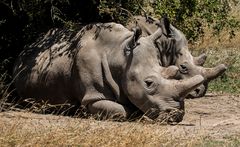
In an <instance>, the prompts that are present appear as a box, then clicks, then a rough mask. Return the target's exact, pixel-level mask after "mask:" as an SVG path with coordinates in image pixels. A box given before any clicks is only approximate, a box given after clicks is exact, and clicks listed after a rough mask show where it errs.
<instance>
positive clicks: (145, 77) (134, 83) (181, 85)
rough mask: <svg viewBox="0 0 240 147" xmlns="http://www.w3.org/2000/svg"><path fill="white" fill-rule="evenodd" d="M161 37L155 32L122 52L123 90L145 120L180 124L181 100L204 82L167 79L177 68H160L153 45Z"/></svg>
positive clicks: (155, 48) (200, 79)
mask: <svg viewBox="0 0 240 147" xmlns="http://www.w3.org/2000/svg"><path fill="white" fill-rule="evenodd" d="M162 35H163V32H162V29H158V30H157V31H156V32H155V33H153V34H152V35H150V36H147V37H141V38H140V39H137V40H136V38H134V37H133V38H134V39H132V40H131V41H129V42H130V43H131V44H133V45H129V46H130V47H127V48H128V50H126V51H125V52H126V53H125V55H126V57H127V62H126V63H127V64H126V67H125V71H124V72H125V74H124V77H123V81H122V87H123V89H124V90H125V93H126V95H127V97H128V99H129V100H130V101H131V102H132V103H133V104H134V105H135V106H137V107H138V108H139V109H140V110H141V111H143V112H144V113H145V115H147V116H148V117H150V118H152V119H157V118H159V119H161V120H162V119H164V120H165V121H167V122H180V121H182V119H183V116H184V97H185V96H186V95H187V94H188V93H189V92H190V91H192V90H193V89H195V88H196V87H198V86H199V85H201V84H202V83H203V81H204V78H203V77H202V76H201V75H195V76H193V77H191V78H188V79H184V80H175V79H169V78H171V76H175V75H176V74H177V72H178V68H177V67H176V66H169V67H162V66H160V65H161V63H160V60H159V51H158V49H157V47H156V41H157V40H158V39H159V38H160V37H161V36H162ZM135 41H136V42H135ZM133 42H135V43H133ZM129 49H130V50H129ZM169 76H170V77H169Z"/></svg>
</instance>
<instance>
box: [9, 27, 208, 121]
mask: <svg viewBox="0 0 240 147" xmlns="http://www.w3.org/2000/svg"><path fill="white" fill-rule="evenodd" d="M139 36H140V30H139V29H137V28H134V29H133V30H132V31H129V30H128V29H126V28H125V27H123V26H122V25H120V24H116V23H105V24H91V25H88V26H86V27H84V28H82V29H81V30H80V31H79V32H77V33H75V34H74V33H72V32H69V31H67V30H59V29H55V30H51V31H49V32H48V33H47V34H46V35H45V36H43V37H42V38H40V39H39V40H38V41H37V42H36V43H34V44H32V45H31V46H30V47H29V49H27V50H25V51H24V52H23V53H22V54H20V56H19V58H18V60H17V62H16V65H15V68H14V76H15V85H16V89H17V91H18V93H19V95H20V96H21V97H23V98H35V99H36V100H45V101H48V103H51V104H62V103H66V102H68V103H71V104H77V103H80V104H81V105H83V106H85V107H86V108H87V110H88V111H89V112H90V113H92V114H98V113H100V114H102V116H104V117H106V118H109V117H112V116H118V117H120V118H128V117H129V116H130V115H131V114H132V113H133V111H134V110H132V109H133V106H135V107H136V108H137V109H139V110H141V111H142V112H143V113H145V114H146V115H147V116H148V117H150V118H153V119H156V118H160V117H161V116H162V114H163V112H164V114H166V113H167V114H168V113H171V112H176V113H174V115H172V117H168V119H167V121H168V122H179V121H181V120H182V118H183V115H184V99H183V98H184V96H185V95H186V94H188V93H189V92H190V91H191V90H193V89H195V88H196V87H198V86H199V85H200V84H202V82H203V80H204V79H203V77H202V76H201V75H196V76H194V77H192V78H190V79H187V80H169V79H166V78H165V77H164V75H168V73H170V74H172V76H174V75H175V74H176V73H177V69H178V68H176V67H174V66H170V67H169V68H164V67H161V66H159V64H160V63H159V62H160V60H159V55H158V54H159V52H158V49H157V48H156V47H155V40H157V39H158V38H160V37H162V30H161V29H158V30H157V31H156V32H155V33H153V34H152V35H150V36H147V37H141V38H139ZM176 110H178V111H176ZM173 116H174V117H173Z"/></svg>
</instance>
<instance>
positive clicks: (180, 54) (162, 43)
mask: <svg viewBox="0 0 240 147" xmlns="http://www.w3.org/2000/svg"><path fill="white" fill-rule="evenodd" d="M133 20H134V21H133V22H130V23H128V24H127V28H132V27H133V26H135V27H136V26H139V27H140V28H141V29H142V35H143V36H148V35H151V34H153V32H155V31H156V30H157V29H158V28H162V30H163V34H164V35H165V37H161V38H160V39H158V41H157V42H158V43H157V44H158V46H159V47H158V48H159V51H160V53H161V63H162V66H164V67H168V66H170V65H175V66H177V67H178V68H179V71H180V72H179V75H178V77H175V78H180V79H187V78H190V77H193V76H195V75H199V74H200V75H202V76H203V77H204V79H205V81H204V83H203V84H202V85H201V86H199V87H198V88H196V89H195V90H194V91H192V92H191V93H190V94H189V95H188V96H187V97H189V98H197V97H202V96H204V95H205V93H206V91H207V86H208V83H209V82H210V81H211V80H213V79H215V78H217V77H218V76H220V75H221V74H222V73H224V71H225V70H226V69H227V67H226V66H225V65H224V64H220V65H218V66H216V67H214V68H204V67H202V66H203V64H204V62H205V60H206V58H207V56H206V55H205V54H201V55H200V56H198V57H193V56H192V55H191V53H190V51H189V50H188V42H187V39H186V37H185V36H184V34H183V33H182V32H181V31H179V30H178V29H176V28H175V27H174V26H172V25H171V24H170V23H169V20H168V19H167V18H163V19H161V20H158V19H155V18H151V17H143V16H134V18H133Z"/></svg>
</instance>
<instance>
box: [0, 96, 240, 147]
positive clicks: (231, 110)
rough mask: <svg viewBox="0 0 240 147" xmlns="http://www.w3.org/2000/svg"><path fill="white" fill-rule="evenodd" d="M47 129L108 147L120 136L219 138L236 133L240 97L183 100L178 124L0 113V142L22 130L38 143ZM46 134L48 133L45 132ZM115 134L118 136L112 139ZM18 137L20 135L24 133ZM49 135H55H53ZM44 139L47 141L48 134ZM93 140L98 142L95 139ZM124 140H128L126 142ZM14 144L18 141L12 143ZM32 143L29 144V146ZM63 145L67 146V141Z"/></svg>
mask: <svg viewBox="0 0 240 147" xmlns="http://www.w3.org/2000/svg"><path fill="white" fill-rule="evenodd" d="M79 128H80V129H79ZM49 130H51V132H53V133H52V135H50V136H54V135H56V134H59V132H61V133H62V132H65V133H63V134H64V135H62V136H61V135H60V137H59V138H61V139H60V140H62V138H64V137H66V136H68V135H69V134H72V133H73V132H75V133H76V130H78V131H77V132H78V133H76V134H78V135H76V134H75V135H73V136H74V137H73V138H71V135H70V137H68V138H66V139H65V141H62V142H63V143H64V144H65V143H66V142H67V141H69V138H71V139H73V140H72V142H74V143H76V142H79V143H80V144H82V143H85V144H84V145H86V143H87V146H88V145H99V146H105V145H106V146H107V144H106V142H107V143H108V145H109V146H112V145H115V144H114V143H113V144H109V141H110V142H113V141H114V139H115V140H118V142H121V141H122V142H124V139H129V138H130V140H131V143H132V141H133V140H134V139H133V138H135V139H136V138H137V139H139V140H141V141H142V140H143V139H144V138H146V140H150V142H151V143H154V141H155V144H154V145H156V144H159V143H160V142H161V141H159V140H158V138H159V137H161V136H166V135H167V136H171V137H172V138H182V139H189V138H192V137H196V136H207V137H211V138H216V139H220V140H221V139H224V138H226V137H228V136H240V96H239V95H229V94H220V93H208V94H207V95H206V96H205V97H203V98H199V99H186V114H185V117H184V120H183V121H182V122H181V123H179V124H178V125H159V124H158V123H152V122H151V123H150V122H138V121H137V122H113V121H97V120H94V119H81V118H71V117H65V116H55V115H43V114H34V113H29V112H14V111H6V112H1V113H0V133H1V134H0V144H5V143H8V144H9V142H6V141H3V140H6V138H12V137H13V136H14V135H13V134H15V133H16V134H17V135H16V136H19V134H21V135H22V134H24V132H27V133H28V134H32V135H30V136H32V140H33V138H35V143H33V144H38V143H39V141H36V140H38V139H39V137H40V136H41V137H40V138H42V137H43V136H47V135H46V133H45V135H44V132H46V131H48V132H49ZM59 130H60V131H59ZM133 130H134V131H133ZM6 132H7V133H6ZM36 132H38V133H37V134H39V135H37V136H36V135H35V136H34V135H33V134H34V133H35V134H36ZM114 132H115V133H114ZM27 133H26V134H27ZM9 134H11V135H9ZM41 134H42V135H41ZM47 134H48V135H49V133H47ZM86 134H88V135H89V134H92V135H91V137H90V138H88V139H87V138H84V139H83V138H82V137H83V136H88V135H86ZM94 134H95V136H94ZM116 134H117V135H116ZM131 134H135V135H133V136H136V134H138V136H137V137H132V136H131ZM21 135H20V138H21ZM6 136H8V137H6ZM16 136H15V138H16ZM117 136H118V138H116V137H117ZM119 136H120V137H119ZM22 137H24V135H23V136H22ZM25 137H26V138H28V139H25V140H24V141H22V142H21V143H20V144H25V143H26V142H29V137H28V136H27V135H25ZM94 137H95V139H94ZM101 137H102V138H101ZM30 138H31V137H30ZM37 138H38V139H37ZM53 138H56V136H55V137H53ZM99 138H100V140H99ZM103 138H109V139H108V141H105V144H99V143H101V142H104V139H103ZM19 140H20V139H18V141H19ZM26 140H27V141H26ZM47 140H49V137H48V138H47ZM96 140H98V141H97V142H96ZM94 141H95V142H94ZM57 142H59V141H57ZM127 142H128V143H130V142H129V141H127ZM136 142H138V144H137V145H139V141H138V140H137V141H136ZM18 143H19V142H17V143H15V144H18ZM40 143H41V142H40ZM115 143H116V142H115ZM128 143H126V144H128ZM33 144H31V143H30V145H33ZM67 144H68V145H69V143H67ZM70 144H71V143H70ZM126 144H124V145H123V146H125V145H126ZM144 144H145V142H142V144H141V146H145V145H144ZM57 145H59V144H57ZM150 146H151V145H150Z"/></svg>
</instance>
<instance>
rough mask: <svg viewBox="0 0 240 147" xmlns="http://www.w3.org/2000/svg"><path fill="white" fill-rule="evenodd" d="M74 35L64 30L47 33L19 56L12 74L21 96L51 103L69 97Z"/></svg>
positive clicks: (61, 101)
mask: <svg viewBox="0 0 240 147" xmlns="http://www.w3.org/2000/svg"><path fill="white" fill-rule="evenodd" d="M75 34H76V33H75V32H72V31H69V30H66V29H53V30H50V31H48V33H47V34H46V35H43V36H41V37H40V38H39V39H38V40H37V41H36V42H35V43H33V44H31V45H30V46H29V47H28V48H27V49H25V50H24V51H23V52H22V53H21V54H20V55H19V58H18V60H17V61H16V64H15V67H14V71H13V73H14V77H15V85H16V88H17V91H18V93H19V95H20V96H22V97H25V98H29V97H34V98H39V99H43V98H47V100H49V101H51V100H53V101H54V102H53V103H63V101H66V99H67V97H72V96H70V94H71V93H73V92H72V91H70V90H73V89H72V80H73V75H72V74H73V73H72V65H73V57H74V54H75V52H76V48H75V47H74V46H73V43H72V42H71V41H72V39H73V38H74V36H75ZM66 87H69V88H66ZM51 98H52V99H51ZM56 98H57V99H56ZM56 100H57V101H56Z"/></svg>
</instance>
